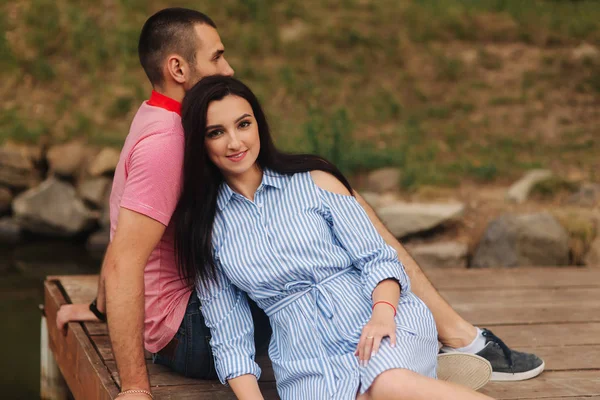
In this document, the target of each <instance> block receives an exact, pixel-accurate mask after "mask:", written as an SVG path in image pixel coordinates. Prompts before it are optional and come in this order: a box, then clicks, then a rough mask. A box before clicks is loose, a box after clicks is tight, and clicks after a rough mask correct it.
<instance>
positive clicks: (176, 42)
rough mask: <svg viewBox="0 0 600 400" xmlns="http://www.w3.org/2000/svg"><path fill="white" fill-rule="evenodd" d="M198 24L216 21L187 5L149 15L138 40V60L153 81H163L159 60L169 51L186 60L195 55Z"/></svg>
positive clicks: (211, 24) (162, 59)
mask: <svg viewBox="0 0 600 400" xmlns="http://www.w3.org/2000/svg"><path fill="white" fill-rule="evenodd" d="M197 24H206V25H210V26H212V27H213V28H215V29H216V28H217V25H216V24H215V23H214V22H213V20H212V19H210V18H209V17H208V16H207V15H205V14H203V13H201V12H200V11H196V10H190V9H187V8H178V7H173V8H165V9H164V10H161V11H159V12H157V13H156V14H154V15H153V16H151V17H150V18H148V20H147V21H146V23H145V24H144V26H143V28H142V33H141V34H140V41H139V43H138V55H139V57H140V63H141V64H142V67H143V68H144V71H145V72H146V75H147V76H148V79H149V80H150V83H152V85H160V84H161V83H162V82H163V79H164V78H163V72H162V68H161V66H162V63H163V61H164V58H165V57H166V56H167V54H169V53H177V54H179V55H181V56H182V57H183V58H184V59H185V60H186V61H188V62H190V63H191V62H193V61H194V59H195V55H196V52H195V49H196V36H195V31H194V26H195V25H197Z"/></svg>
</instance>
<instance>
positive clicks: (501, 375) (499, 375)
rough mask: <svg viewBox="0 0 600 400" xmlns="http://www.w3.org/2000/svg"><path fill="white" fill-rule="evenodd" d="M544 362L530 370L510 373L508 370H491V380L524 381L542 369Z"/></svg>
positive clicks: (536, 374)
mask: <svg viewBox="0 0 600 400" xmlns="http://www.w3.org/2000/svg"><path fill="white" fill-rule="evenodd" d="M545 366H546V364H545V363H544V362H542V365H540V366H539V367H537V368H534V369H532V370H530V371H525V372H519V373H516V374H511V373H510V372H492V379H491V380H492V381H494V382H509V381H524V380H527V379H531V378H535V377H536V376H538V375H539V374H541V373H542V371H544V368H545Z"/></svg>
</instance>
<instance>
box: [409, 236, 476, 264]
mask: <svg viewBox="0 0 600 400" xmlns="http://www.w3.org/2000/svg"><path fill="white" fill-rule="evenodd" d="M407 250H408V251H409V253H410V255H411V256H412V257H413V258H414V259H415V261H416V262H417V264H419V266H420V267H421V268H435V267H466V266H467V256H468V253H469V246H467V245H466V244H464V243H460V242H440V243H431V244H422V245H416V246H407Z"/></svg>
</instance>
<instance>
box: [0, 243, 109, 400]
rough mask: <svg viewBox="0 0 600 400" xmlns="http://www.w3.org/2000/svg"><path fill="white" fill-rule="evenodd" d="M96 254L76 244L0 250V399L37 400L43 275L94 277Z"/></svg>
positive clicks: (98, 260) (98, 259) (97, 262)
mask: <svg viewBox="0 0 600 400" xmlns="http://www.w3.org/2000/svg"><path fill="white" fill-rule="evenodd" d="M101 257H102V255H98V254H90V253H88V252H86V250H85V248H84V246H83V244H82V243H78V242H69V241H47V240H46V241H41V240H37V241H35V240H30V241H28V242H27V243H23V244H19V245H17V246H7V245H0V321H1V326H2V328H0V346H1V348H2V357H0V398H2V399H10V400H21V399H27V400H28V399H39V398H40V394H39V392H40V390H39V386H40V317H41V313H40V310H39V308H38V305H39V304H42V303H43V302H44V286H43V283H44V279H45V277H46V276H47V275H73V274H95V273H98V271H99V268H100V264H101Z"/></svg>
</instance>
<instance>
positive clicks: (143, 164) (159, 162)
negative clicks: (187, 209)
mask: <svg viewBox="0 0 600 400" xmlns="http://www.w3.org/2000/svg"><path fill="white" fill-rule="evenodd" d="M183 152H184V137H183V135H182V134H180V133H175V132H166V133H159V134H154V135H151V136H148V137H146V138H144V139H142V140H141V141H140V142H138V143H137V144H136V145H135V146H134V147H133V149H132V151H131V153H130V154H129V158H128V160H127V161H126V166H125V168H126V175H127V177H126V180H125V189H124V191H123V197H122V198H121V204H120V206H121V207H123V208H126V209H128V210H132V211H135V212H138V213H140V214H143V215H146V216H148V217H150V218H152V219H155V220H157V221H158V222H160V223H162V224H163V225H165V226H167V225H169V221H170V220H171V216H172V215H173V212H174V211H175V207H176V206H177V201H178V200H179V195H180V191H181V179H182V173H183V171H182V169H183Z"/></svg>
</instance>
